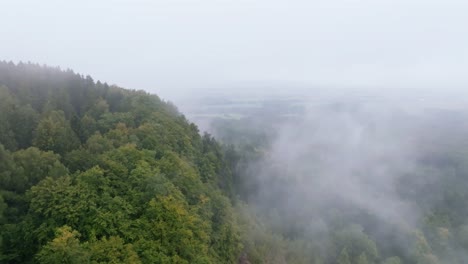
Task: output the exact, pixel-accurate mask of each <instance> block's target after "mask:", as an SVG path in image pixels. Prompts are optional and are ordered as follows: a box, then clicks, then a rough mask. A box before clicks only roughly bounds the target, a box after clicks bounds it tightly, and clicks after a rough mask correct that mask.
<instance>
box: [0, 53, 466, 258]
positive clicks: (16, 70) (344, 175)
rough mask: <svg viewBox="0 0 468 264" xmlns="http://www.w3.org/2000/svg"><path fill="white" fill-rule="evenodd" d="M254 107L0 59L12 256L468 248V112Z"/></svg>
mask: <svg viewBox="0 0 468 264" xmlns="http://www.w3.org/2000/svg"><path fill="white" fill-rule="evenodd" d="M257 118H259V119H262V120H263V121H262V120H255V117H253V120H252V119H250V120H244V119H242V120H231V121H226V120H224V121H222V122H218V123H217V125H216V129H217V132H216V133H215V135H216V137H217V138H218V137H219V138H220V140H218V139H216V138H215V137H213V136H212V135H210V134H207V133H202V132H201V131H200V130H199V129H198V127H197V126H196V125H195V124H194V123H192V122H191V121H190V120H188V119H187V118H186V117H185V116H184V115H183V114H182V113H180V112H179V110H178V109H177V107H176V106H175V105H173V104H172V103H170V102H167V101H164V100H163V99H161V98H159V97H158V96H157V95H154V94H150V93H148V92H145V91H141V90H128V89H124V88H121V87H118V86H115V85H108V84H107V83H101V82H100V81H95V80H93V79H92V78H91V77H90V76H83V75H81V74H77V73H75V72H73V71H72V70H62V69H60V68H56V67H48V66H41V65H38V64H33V63H17V64H15V63H12V62H0V262H1V263H180V264H184V263H187V264H188V263H199V264H202V263H207V264H208V263H241V264H247V263H258V264H261V263H265V264H267V263H292V264H295V263H317V264H335V263H336V264H402V263H408V264H438V263H440V264H442V263H447V264H458V263H460V264H461V263H466V259H468V205H467V201H468V188H467V187H468V177H467V174H468V166H467V164H468V126H466V125H464V122H463V121H466V120H467V119H466V118H468V115H467V113H465V112H462V111H459V112H455V113H454V112H449V113H448V114H447V113H445V112H424V113H422V114H418V115H412V114H408V113H403V112H398V113H396V114H394V113H393V112H392V114H388V113H381V112H379V111H378V110H375V109H367V108H363V107H359V106H355V105H351V106H349V105H341V104H332V105H329V106H326V107H325V108H324V109H322V110H320V111H317V112H316V113H315V115H313V116H312V117H310V116H309V117H305V118H303V119H301V120H298V119H294V122H293V123H294V125H291V124H285V125H284V126H283V124H282V128H281V129H279V130H278V132H277V133H271V130H272V128H271V127H269V126H267V125H265V126H263V127H262V128H258V130H256V131H254V132H252V127H253V125H252V124H255V123H257V124H258V123H262V122H263V123H265V120H267V119H265V117H264V116H258V117H257ZM268 120H269V122H275V121H274V120H273V119H268ZM278 123H280V121H278ZM317 124H320V125H317ZM247 128H249V129H247Z"/></svg>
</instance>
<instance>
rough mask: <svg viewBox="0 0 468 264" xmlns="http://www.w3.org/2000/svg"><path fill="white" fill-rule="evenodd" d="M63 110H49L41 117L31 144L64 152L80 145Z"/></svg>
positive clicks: (56, 151)
mask: <svg viewBox="0 0 468 264" xmlns="http://www.w3.org/2000/svg"><path fill="white" fill-rule="evenodd" d="M79 142H80V141H79V140H78V137H77V136H76V135H75V132H73V130H72V128H71V126H70V122H69V121H68V120H66V119H65V115H64V113H63V111H51V112H50V113H48V114H47V115H46V116H45V117H43V118H42V119H41V121H40V122H39V124H38V125H37V128H36V131H35V137H34V140H33V144H34V145H35V146H36V147H38V148H40V149H42V150H51V151H54V152H55V153H58V154H61V155H63V154H65V153H66V152H69V151H72V150H73V149H74V148H76V147H78V146H79V145H80V143H79Z"/></svg>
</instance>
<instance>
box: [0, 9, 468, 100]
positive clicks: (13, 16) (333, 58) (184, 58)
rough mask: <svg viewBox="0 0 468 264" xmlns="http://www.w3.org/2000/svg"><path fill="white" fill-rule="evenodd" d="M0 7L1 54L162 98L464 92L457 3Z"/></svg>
mask: <svg viewBox="0 0 468 264" xmlns="http://www.w3.org/2000/svg"><path fill="white" fill-rule="evenodd" d="M0 10H2V12H1V15H0V34H1V35H0V36H1V41H0V59H3V60H13V61H15V62H18V61H20V60H21V61H31V62H38V63H41V64H48V65H52V66H57V65H58V66H61V67H62V68H72V69H73V70H75V71H77V72H80V73H83V74H90V75H91V76H93V77H94V78H95V79H100V80H103V81H107V82H109V83H116V84H118V85H120V86H123V87H126V88H132V89H145V90H149V91H152V92H156V93H159V94H160V95H162V96H163V97H166V98H169V99H171V98H172V97H174V96H176V95H180V94H185V93H186V92H187V91H190V92H201V90H202V89H203V88H211V89H212V88H215V87H216V88H222V87H232V86H245V87H248V86H249V85H251V84H262V83H269V84H278V85H279V86H287V85H288V84H289V83H291V84H298V83H299V84H301V85H305V86H310V87H314V86H321V85H322V86H323V85H325V86H336V87H348V86H363V87H404V88H406V87H410V88H411V87H442V88H443V87H461V88H462V89H463V87H465V88H467V89H468V15H467V14H468V1H467V0H439V1H436V0H361V1H358V0H281V1H280V0H152V1H150V0H114V1H111V0H100V1H97V0H96V1H89V0H85V1H83V0H81V1H63V0H56V1H54V0H41V1H38V0H31V1H24V0H0ZM254 86H255V85H254Z"/></svg>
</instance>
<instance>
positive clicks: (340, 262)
mask: <svg viewBox="0 0 468 264" xmlns="http://www.w3.org/2000/svg"><path fill="white" fill-rule="evenodd" d="M336 263H337V264H351V260H350V258H349V254H348V249H347V248H343V249H342V250H341V252H340V255H339V256H338V258H337V259H336Z"/></svg>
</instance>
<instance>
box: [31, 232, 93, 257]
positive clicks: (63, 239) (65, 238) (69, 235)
mask: <svg viewBox="0 0 468 264" xmlns="http://www.w3.org/2000/svg"><path fill="white" fill-rule="evenodd" d="M79 237H80V234H79V233H78V232H77V231H75V230H73V229H72V228H71V227H69V226H63V227H60V228H58V229H57V231H56V235H55V238H54V239H53V240H52V241H50V242H49V243H47V245H45V246H44V247H43V248H42V249H41V251H40V252H39V253H38V254H37V256H36V258H37V260H38V261H39V263H44V264H55V263H56V264H61V263H68V264H75V263H76V264H83V263H89V253H88V252H87V250H86V249H85V248H84V247H83V246H82V245H81V244H80V241H79V240H78V238H79Z"/></svg>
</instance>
